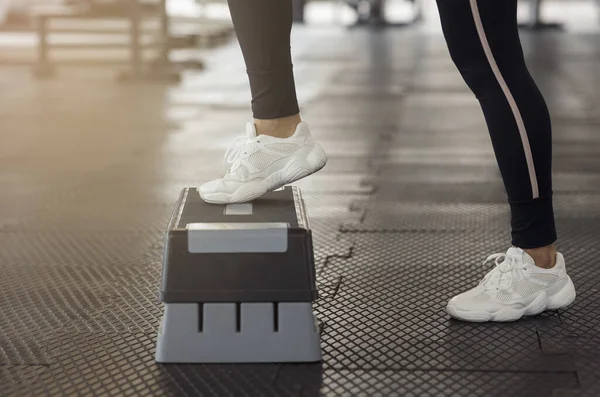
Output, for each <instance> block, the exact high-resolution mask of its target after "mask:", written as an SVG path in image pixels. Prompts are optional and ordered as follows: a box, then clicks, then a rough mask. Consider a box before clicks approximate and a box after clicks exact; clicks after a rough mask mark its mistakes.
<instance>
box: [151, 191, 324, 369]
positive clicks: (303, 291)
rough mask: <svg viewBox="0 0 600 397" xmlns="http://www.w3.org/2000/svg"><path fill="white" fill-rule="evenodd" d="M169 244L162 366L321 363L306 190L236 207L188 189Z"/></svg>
mask: <svg viewBox="0 0 600 397" xmlns="http://www.w3.org/2000/svg"><path fill="white" fill-rule="evenodd" d="M165 239H166V241H165V252H164V261H163V278H162V285H161V289H160V300H161V301H162V302H164V303H165V309H164V317H163V320H162V323H161V326H160V329H159V332H158V340H157V349H156V361H158V362H162V363H228V362H315V361H319V360H320V359H321V350H320V345H319V333H318V327H317V325H316V322H315V318H314V316H313V311H312V302H313V301H314V300H316V299H317V289H316V285H315V267H314V255H313V247H312V236H311V231H310V228H309V225H308V219H307V216H306V211H305V209H304V203H303V201H302V197H301V194H300V191H299V190H298V189H297V188H292V187H287V188H285V189H281V190H279V191H275V192H271V193H268V194H267V195H265V196H263V197H262V198H260V199H258V200H255V201H254V202H252V203H246V204H235V205H213V204H207V203H205V202H204V201H203V200H202V199H201V198H200V195H199V193H198V191H197V189H193V188H187V189H184V190H183V191H182V193H181V195H180V198H179V200H178V201H177V204H176V205H175V210H174V211H173V214H172V216H171V220H170V222H169V226H168V231H167V234H166V236H165Z"/></svg>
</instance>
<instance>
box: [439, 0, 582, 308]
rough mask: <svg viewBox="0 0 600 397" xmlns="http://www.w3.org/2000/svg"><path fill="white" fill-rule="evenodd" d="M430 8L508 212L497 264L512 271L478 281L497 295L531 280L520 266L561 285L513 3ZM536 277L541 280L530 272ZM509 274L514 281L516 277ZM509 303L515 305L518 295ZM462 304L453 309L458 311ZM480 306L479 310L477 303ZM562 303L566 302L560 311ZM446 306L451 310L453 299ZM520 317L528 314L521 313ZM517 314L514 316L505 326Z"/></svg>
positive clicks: (546, 126) (543, 109)
mask: <svg viewBox="0 0 600 397" xmlns="http://www.w3.org/2000/svg"><path fill="white" fill-rule="evenodd" d="M437 2H438V8H439V12H440V16H441V19H442V27H443V31H444V36H445V38H446V41H447V43H448V48H449V50H450V55H451V57H452V59H453V61H454V63H455V64H456V66H457V67H458V69H459V71H460V73H461V75H462V76H463V78H464V80H465V82H466V83H467V85H468V86H469V88H471V90H472V91H473V93H474V94H475V95H476V97H477V99H478V100H479V102H480V105H481V108H482V110H483V113H484V116H485V119H486V123H487V126H488V130H489V133H490V136H491V138H492V144H493V147H494V151H495V154H496V158H497V161H498V166H499V168H500V172H501V174H502V178H503V181H504V185H505V188H506V191H507V194H508V200H509V204H510V208H511V224H512V245H513V246H514V247H516V248H518V250H517V249H511V250H509V252H508V253H507V255H505V256H506V258H505V260H506V262H507V263H508V262H510V263H513V259H514V261H515V262H514V263H516V264H517V265H516V266H517V268H516V269H515V268H510V267H511V266H509V265H506V266H502V267H500V270H498V268H497V269H496V270H494V271H492V273H494V274H491V273H490V275H488V276H489V277H488V276H486V277H488V281H493V282H492V284H494V285H495V286H496V287H498V288H499V287H501V285H500V284H499V283H498V282H497V281H498V280H499V279H501V278H503V279H506V277H507V275H506V274H508V273H510V275H512V274H513V271H515V272H517V273H518V272H519V271H521V270H523V271H526V272H530V273H531V272H532V269H531V268H530V267H528V266H527V265H532V266H537V267H539V268H552V269H549V270H548V271H549V272H550V273H552V272H553V271H555V272H554V273H556V274H554V273H552V274H550V273H549V274H548V275H542V276H539V277H538V278H543V279H547V280H551V281H552V280H554V281H556V282H558V281H560V282H561V283H565V285H567V284H568V283H570V279H569V280H568V281H563V280H567V278H568V276H566V271H563V270H562V267H564V258H562V256H561V255H560V254H556V251H555V242H556V239H557V235H556V228H555V223H554V212H553V207H552V172H551V170H552V137H551V123H550V116H549V113H548V109H547V106H546V103H545V101H544V98H543V96H542V94H541V93H540V91H539V89H538V87H537V85H536V84H535V82H534V80H533V78H532V77H531V75H530V74H529V71H528V70H527V66H526V64H525V59H524V56H523V51H522V48H521V43H520V40H519V33H518V28H517V14H516V12H517V0H437ZM513 256H514V257H515V258H513ZM555 264H556V265H555ZM513 267H514V266H513ZM554 268H556V269H554ZM553 269H554V270H553ZM500 272H501V273H502V276H500V275H499V274H500ZM507 272H508V273H507ZM540 272H541V273H543V272H542V271H541V270H540V271H539V272H538V271H534V273H536V274H538V273H540ZM517 273H515V274H514V276H515V277H519V275H518V274H517ZM519 274H520V273H519ZM536 277H537V276H536ZM550 284H552V283H549V285H550ZM569 285H572V283H571V284H569ZM532 290H537V292H536V293H533V294H532V295H531V297H532V298H534V297H536V296H537V295H539V294H542V293H546V292H544V288H537V287H536V288H534V287H530V289H529V291H532ZM478 292H479V293H483V291H479V290H478ZM523 293H525V292H523ZM573 294H574V290H573ZM503 296H504V297H506V296H508V295H503ZM565 296H566V294H565ZM512 297H513V298H515V299H516V298H517V297H521V298H523V297H522V296H521V295H520V294H518V293H514V294H513V296H512ZM457 298H458V297H457ZM463 298H465V299H467V298H468V299H471V298H473V296H472V295H469V296H467V297H463ZM567 298H568V299H567ZM465 299H459V301H460V302H463V303H464V301H465ZM480 299H486V301H485V302H487V298H485V295H482V296H481V297H480ZM569 299H570V297H566V298H565V300H564V303H567V301H568V300H569ZM521 300H523V299H521ZM542 300H543V299H542ZM454 301H455V304H457V303H456V298H455V300H454ZM509 301H510V300H509ZM481 302H484V301H481ZM511 302H512V301H511ZM451 303H452V301H451ZM471 303H472V302H471ZM528 303H533V301H530V302H528ZM538 303H539V302H538ZM538 303H536V304H538ZM568 303H570V302H568ZM483 305H484V304H483V303H482V304H479V306H483ZM488 305H490V304H488ZM467 306H469V305H467ZM471 306H472V307H475V306H478V305H477V304H472V305H471ZM550 306H556V305H550ZM498 307H500V306H497V307H495V309H494V310H496V309H498ZM540 307H541V308H542V309H543V308H544V306H543V305H540V304H538V306H537V307H535V308H533V309H535V310H537V309H539V308H540ZM535 310H534V311H535ZM522 313H523V314H534V313H532V312H531V311H529V312H528V311H527V310H523V311H522ZM518 314H519V312H518V311H515V312H514V313H512V314H510V315H509V319H513V317H514V316H516V315H518ZM511 316H512V317H511ZM475 317H477V316H475ZM477 318H487V317H486V316H479V317H477ZM490 319H493V318H490ZM498 320H502V318H499V319H498Z"/></svg>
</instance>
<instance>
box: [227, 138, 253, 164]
mask: <svg viewBox="0 0 600 397" xmlns="http://www.w3.org/2000/svg"><path fill="white" fill-rule="evenodd" d="M253 141H254V140H253V139H250V138H248V137H247V136H245V135H244V136H238V137H237V138H235V139H234V140H233V142H232V143H231V145H230V146H229V148H227V151H226V152H225V156H224V158H225V161H226V162H227V164H233V166H232V167H231V168H230V169H229V172H233V171H234V170H235V168H236V167H235V164H236V163H237V164H239V162H238V160H239V159H240V156H241V155H242V153H244V151H245V150H246V145H247V144H249V143H251V142H253Z"/></svg>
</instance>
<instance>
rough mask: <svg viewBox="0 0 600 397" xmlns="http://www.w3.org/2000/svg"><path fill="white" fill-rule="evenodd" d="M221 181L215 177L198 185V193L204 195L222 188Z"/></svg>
mask: <svg viewBox="0 0 600 397" xmlns="http://www.w3.org/2000/svg"><path fill="white" fill-rule="evenodd" d="M222 184H223V181H222V180H221V179H215V180H214V181H210V182H206V183H205V184H203V185H202V186H200V189H198V190H199V191H200V195H201V196H202V197H204V196H205V195H207V194H212V193H217V192H219V191H220V190H222Z"/></svg>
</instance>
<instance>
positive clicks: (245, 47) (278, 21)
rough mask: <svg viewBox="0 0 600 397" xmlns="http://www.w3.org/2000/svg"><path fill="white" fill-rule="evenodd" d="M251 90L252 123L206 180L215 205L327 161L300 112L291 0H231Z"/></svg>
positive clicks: (246, 197)
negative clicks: (216, 174)
mask: <svg viewBox="0 0 600 397" xmlns="http://www.w3.org/2000/svg"><path fill="white" fill-rule="evenodd" d="M228 4H229V8H230V11H231V17H232V20H233V25H234V28H235V31H236V34H237V37H238V41H239V43H240V47H241V50H242V54H243V56H244V61H245V63H246V70H247V73H248V78H249V81H250V90H251V93H252V113H253V116H254V122H253V123H248V125H247V126H246V134H245V136H243V137H240V138H238V139H236V140H235V141H234V143H233V144H232V146H231V147H230V148H229V150H228V151H227V153H226V156H225V157H226V159H227V161H228V162H229V163H230V164H231V166H230V168H229V170H228V171H227V173H226V174H225V176H224V177H223V178H221V179H217V180H213V181H210V182H208V183H205V184H204V185H202V186H201V187H200V189H199V191H200V195H201V196H202V198H203V199H204V200H205V201H207V202H210V203H214V204H230V203H239V202H246V201H251V200H253V199H255V198H257V197H260V196H261V195H263V194H264V193H266V192H268V191H271V190H274V189H277V188H279V187H281V186H283V185H286V184H289V183H293V182H295V181H297V180H299V179H301V178H304V177H305V176H307V175H310V174H312V173H314V172H317V171H318V170H320V169H321V168H323V167H324V166H325V164H326V162H327V158H326V155H325V152H324V151H323V149H322V147H321V146H320V145H319V144H318V143H316V142H315V140H314V138H313V137H312V135H311V134H310V131H309V130H308V126H307V125H306V123H304V122H302V121H301V119H300V115H299V108H298V101H297V98H296V88H295V83H294V75H293V67H292V60H291V49H290V33H291V28H292V16H293V14H292V1H291V0H252V1H248V0H229V1H228Z"/></svg>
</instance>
